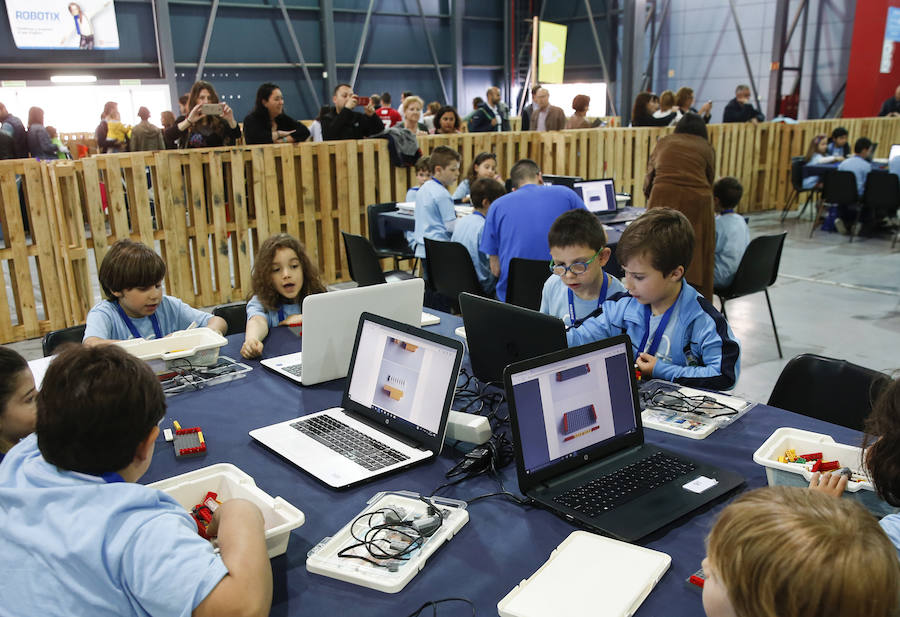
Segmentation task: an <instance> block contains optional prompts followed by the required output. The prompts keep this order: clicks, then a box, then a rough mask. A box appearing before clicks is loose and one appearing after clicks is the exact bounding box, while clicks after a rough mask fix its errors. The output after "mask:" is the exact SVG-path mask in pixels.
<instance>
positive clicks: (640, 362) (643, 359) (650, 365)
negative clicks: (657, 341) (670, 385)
mask: <svg viewBox="0 0 900 617" xmlns="http://www.w3.org/2000/svg"><path fill="white" fill-rule="evenodd" d="M635 364H637V368H638V370H639V371H640V372H641V375H642V376H643V377H644V378H647V377H652V376H653V369H654V368H656V356H651V355H650V354H648V353H647V352H646V351H642V352H641V353H640V354H639V355H638V357H637V362H636V363H635Z"/></svg>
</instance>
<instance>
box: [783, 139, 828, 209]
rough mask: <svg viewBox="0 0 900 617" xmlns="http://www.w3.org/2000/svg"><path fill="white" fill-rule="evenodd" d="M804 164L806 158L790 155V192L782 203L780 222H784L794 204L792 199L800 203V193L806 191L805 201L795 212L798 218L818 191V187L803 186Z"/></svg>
mask: <svg viewBox="0 0 900 617" xmlns="http://www.w3.org/2000/svg"><path fill="white" fill-rule="evenodd" d="M804 165H806V158H805V157H802V156H793V157H791V194H790V195H788V199H787V201H786V202H785V204H784V209H782V211H781V222H782V223H784V219H786V218H787V215H788V211H789V210H790V209H791V206H792V205H793V204H794V200H795V199H796V200H797V203H800V195H802V194H803V193H807V196H806V202H804V204H803V207H802V208H801V209H800V212H798V213H797V218H798V219H799V218H800V217H801V216H803V213H804V212H806V207H807V206H808V205H809V204H810V202H811V201H813V198H814V197H815V195H816V194H817V193H819V192H820V191H819V189H816V188H811V189H805V188H803V166H804Z"/></svg>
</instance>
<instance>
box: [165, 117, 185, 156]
mask: <svg viewBox="0 0 900 617" xmlns="http://www.w3.org/2000/svg"><path fill="white" fill-rule="evenodd" d="M183 119H184V118H182V120H183ZM159 122H160V124H162V132H163V143H165V145H166V150H174V149H176V148H177V147H178V144H177V143H175V141H174V140H172V141H170V140H169V139H168V138H167V137H166V131H168V130H169V128H170V127H172V126H175V122H176V121H175V114H173V113H172V112H171V111H169V110H168V109H167V110H165V111H164V112H162V113H161V114H159Z"/></svg>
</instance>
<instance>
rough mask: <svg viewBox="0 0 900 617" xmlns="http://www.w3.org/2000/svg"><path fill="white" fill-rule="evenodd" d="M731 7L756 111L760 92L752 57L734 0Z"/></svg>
mask: <svg viewBox="0 0 900 617" xmlns="http://www.w3.org/2000/svg"><path fill="white" fill-rule="evenodd" d="M728 4H729V5H730V6H731V16H732V17H733V18H734V29H735V30H737V35H738V43H740V44H741V54H743V56H744V65H745V66H746V67H747V77H748V78H749V79H750V91H751V92H752V93H753V99H754V100H755V101H756V109H759V108H760V107H759V92H757V90H756V81H755V80H754V79H753V69H752V68H751V67H750V56H749V55H748V54H747V46H746V45H745V44H744V33H743V32H742V31H741V21H740V20H739V19H738V14H737V7H736V6H735V5H734V0H728Z"/></svg>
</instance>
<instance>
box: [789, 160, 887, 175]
mask: <svg viewBox="0 0 900 617" xmlns="http://www.w3.org/2000/svg"><path fill="white" fill-rule="evenodd" d="M869 164H870V165H871V166H872V171H887V165H885V164H884V163H876V162H874V161H869ZM838 165H840V163H839V162H834V163H819V164H817V165H804V166H803V167H802V168H801V175H802V177H804V178H808V177H809V176H824V175H825V174H827V173H828V172H829V171H837V168H838Z"/></svg>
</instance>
